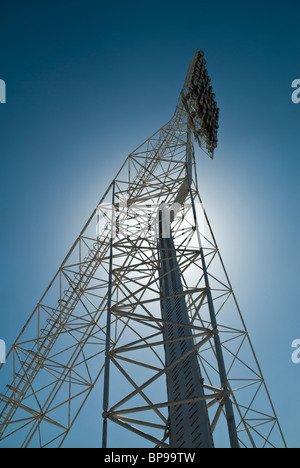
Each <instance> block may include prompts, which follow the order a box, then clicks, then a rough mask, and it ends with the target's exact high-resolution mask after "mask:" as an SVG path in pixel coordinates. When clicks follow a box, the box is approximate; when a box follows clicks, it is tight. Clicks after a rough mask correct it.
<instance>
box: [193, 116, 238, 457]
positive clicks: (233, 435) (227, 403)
mask: <svg viewBox="0 0 300 468" xmlns="http://www.w3.org/2000/svg"><path fill="white" fill-rule="evenodd" d="M191 128H192V125H191V121H190V118H188V124H187V161H186V164H187V177H188V183H189V189H190V197H191V201H192V209H193V216H194V221H195V226H196V229H197V233H198V238H199V248H200V255H201V262H202V269H203V276H204V281H205V286H206V289H207V294H206V295H207V302H208V309H209V315H210V321H211V325H212V327H213V329H214V330H215V331H216V332H217V330H218V324H217V319H216V313H215V308H214V303H213V299H212V294H211V289H210V284H209V278H208V273H207V267H206V262H205V256H204V251H203V247H202V243H201V238H200V234H199V229H198V222H197V213H196V207H195V200H194V196H193V191H192V160H193V141H192V137H193V133H192V129H191ZM214 344H215V352H216V358H217V363H218V369H219V374H220V382H221V387H222V388H223V390H224V392H225V394H226V396H225V398H224V408H225V414H226V420H227V427H228V433H229V439H230V445H231V448H240V446H239V441H238V435H237V429H236V423H235V417H234V412H233V406H232V402H231V399H230V394H231V391H230V386H229V382H228V379H227V373H226V368H225V362H224V356H223V351H222V345H221V341H220V337H219V334H218V333H214Z"/></svg>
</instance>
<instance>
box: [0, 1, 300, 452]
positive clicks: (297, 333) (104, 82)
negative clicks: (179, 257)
mask: <svg viewBox="0 0 300 468" xmlns="http://www.w3.org/2000/svg"><path fill="white" fill-rule="evenodd" d="M299 14H300V3H299V2H297V1H295V0H293V1H290V0H286V1H277V0H273V1H266V0H264V1H257V0H252V1H251V2H250V1H243V2H241V1H224V0H219V1H217V0H212V1H209V2H208V1H202V0H197V1H194V0H184V1H183V0H172V1H170V0H160V1H157V0H151V1H145V0H144V1H132V0H131V1H130V0H129V1H120V0H116V1H114V2H104V1H101V0H100V1H93V0H85V1H83V0H72V1H66V0H63V1H51V2H50V1H43V2H40V1H26V2H24V1H13V0H10V1H6V0H1V5H0V17H1V29H0V43H1V53H0V78H1V79H4V80H5V81H6V85H7V104H1V105H0V167H1V170H0V195H1V196H0V204H1V230H0V236H1V237H0V245H1V281H0V291H1V312H0V313H1V315H0V339H4V340H5V341H6V342H7V345H8V346H10V345H11V344H12V342H13V340H14V339H15V337H16V336H17V334H18V333H19V331H20V330H21V328H22V326H23V325H24V323H25V321H26V320H27V318H28V316H29V314H30V313H31V311H32V310H33V308H34V307H35V305H36V303H37V302H38V301H39V299H40V297H41V295H42V293H43V291H44V289H45V288H46V287H47V286H48V284H49V282H50V279H51V278H52V276H53V275H54V273H55V272H56V270H57V269H58V267H59V265H60V263H61V261H62V260H63V258H64V257H65V254H66V253H67V251H68V250H69V248H70V247H71V245H72V243H73V242H74V240H75V238H76V237H77V235H78V234H79V232H80V230H81V227H82V225H83V223H84V222H85V221H86V219H87V217H88V216H89V214H90V213H91V211H92V210H93V209H94V207H95V206H96V205H97V203H98V201H99V200H100V198H101V195H102V194H103V192H104V190H105V189H106V187H107V185H108V184H109V183H110V182H111V180H112V179H113V177H114V175H115V174H116V172H117V170H118V168H119V166H120V165H121V163H122V162H123V161H124V158H125V157H126V156H127V154H128V153H130V152H131V151H132V150H133V149H134V148H135V147H137V146H138V145H139V144H140V143H142V142H143V141H144V140H145V139H146V138H148V137H149V136H150V135H151V134H152V133H154V132H155V131H156V130H157V129H158V128H159V127H160V126H162V125H163V124H164V123H166V122H167V121H168V120H169V118H170V117H171V116H172V114H173V111H174V108H175V105H176V102H177V98H178V95H179V92H180V89H181V87H182V85H183V81H184V78H185V74H186V71H187V67H188V65H189V62H190V60H191V58H192V56H193V53H194V51H195V49H196V48H200V49H203V50H204V51H205V55H206V59H207V65H208V69H209V74H210V76H211V77H212V84H213V88H214V91H215V93H216V96H217V101H218V104H219V107H220V108H221V115H220V134H219V147H218V149H217V152H216V158H215V161H211V160H209V158H206V157H204V156H201V158H200V157H199V159H198V172H199V180H200V189H201V195H202V198H203V201H204V204H205V206H206V209H207V212H208V215H209V218H210V221H211V224H212V226H213V228H214V231H215V235H216V238H217V242H218V244H219V247H220V250H221V252H222V256H223V259H224V262H225V265H226V267H227V270H228V273H229V276H230V278H231V282H232V284H233V288H234V290H235V292H236V295H237V298H238V301H239V304H240V307H241V310H242V312H243V315H244V317H245V321H246V324H247V326H248V329H249V333H250V335H251V338H252V341H253V344H254V347H255V350H256V353H257V356H258V359H259V362H260V364H261V367H262V370H263V373H264V376H265V379H266V381H267V384H268V387H269V390H270V393H271V396H272V399H273V402H274V405H275V408H276V411H277V413H278V417H279V420H280V423H281V425H282V429H283V431H284V434H285V436H286V439H287V443H288V445H289V446H290V447H300V435H299V419H300V408H299V390H300V385H299V384H300V378H299V377H300V364H299V365H295V364H293V363H292V360H291V354H292V348H291V343H292V341H293V340H294V339H300V326H299V322H300V320H299V310H300V308H299V305H300V304H299V302H300V301H299V260H300V251H299V231H300V229H299V194H300V190H299V176H300V170H299V161H300V151H299V150H300V139H299V123H300V104H298V105H296V104H293V103H292V101H291V94H292V88H291V83H292V81H293V80H294V79H296V78H298V79H299V78H300V45H299ZM101 401H102V396H101V394H100V393H97V392H95V393H94V394H93V395H92V397H91V400H90V402H89V403H88V405H87V407H86V409H85V410H84V412H83V413H82V415H81V417H80V418H79V419H78V422H77V423H76V425H75V427H74V429H73V431H72V432H71V434H70V436H69V438H68V439H67V443H66V446H68V447H75V446H80V447H96V446H99V445H100V432H101V426H100V419H101ZM110 443H111V444H114V445H115V446H118V443H119V442H118V441H116V440H114V435H113V433H112V435H111V438H110ZM123 443H124V441H123Z"/></svg>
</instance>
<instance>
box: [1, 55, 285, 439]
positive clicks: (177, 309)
mask: <svg viewBox="0 0 300 468" xmlns="http://www.w3.org/2000/svg"><path fill="white" fill-rule="evenodd" d="M205 63H206V62H205V60H204V58H203V53H202V52H198V51H196V53H195V55H194V57H193V60H192V62H191V65H190V68H189V71H188V74H187V77H186V80H185V83H184V86H183V89H182V91H181V93H180V97H179V100H178V103H177V106H176V109H175V113H174V115H173V117H172V118H171V120H170V121H169V122H168V123H167V124H166V125H164V126H163V127H162V128H160V130H159V131H158V132H156V133H155V134H154V135H153V136H152V137H150V138H149V139H147V140H146V141H145V142H144V143H143V144H142V145H141V146H139V147H138V148H137V149H136V150H135V151H133V152H132V153H131V154H130V155H129V156H128V157H127V159H126V161H125V163H124V164H123V166H122V168H121V169H120V171H119V172H118V174H117V176H116V177H115V179H114V180H113V182H112V183H111V185H110V186H109V188H108V189H107V191H106V193H105V194H104V196H103V198H102V199H101V201H100V204H99V205H98V206H97V208H96V209H95V211H94V212H93V213H92V215H91V217H90V218H89V220H88V222H87V223H86V225H85V226H84V228H83V230H82V232H81V233H80V235H79V237H78V239H77V240H76V242H75V244H74V245H73V247H72V248H71V250H70V252H69V253H68V255H67V256H66V258H65V260H64V261H63V263H62V265H61V267H60V268H59V270H58V272H57V274H56V275H55V277H54V278H53V280H52V281H51V283H50V285H49V287H48V289H47V290H46V292H45V294H44V295H43V296H42V298H41V300H40V301H39V303H38V305H37V307H36V309H35V310H34V311H33V313H32V315H31V316H30V317H29V319H28V321H27V323H26V324H25V326H24V327H23V329H22V331H21V333H20V334H19V336H18V337H17V339H16V341H15V343H14V345H13V346H12V349H11V350H10V352H9V355H8V359H7V363H6V364H4V365H2V366H1V374H0V375H1V385H0V446H5V444H6V443H7V442H8V441H9V443H10V444H15V445H16V446H22V447H61V446H62V444H63V442H64V441H65V439H66V437H67V435H68V434H69V432H70V430H71V428H72V426H73V424H74V422H75V421H76V419H77V417H78V415H79V413H80V411H81V410H82V408H83V406H84V404H85V402H86V400H87V398H88V397H89V395H90V393H91V392H92V390H93V388H94V387H95V385H96V383H97V382H98V381H100V382H102V385H103V447H106V446H107V445H108V444H109V437H108V435H109V432H108V429H109V427H110V425H111V424H113V423H116V424H118V425H119V426H121V427H122V428H124V430H128V431H131V432H132V433H135V434H136V435H139V436H141V437H143V438H144V440H145V446H148V445H149V444H150V445H152V446H153V445H154V446H155V447H175V448H179V447H188V448H193V447H211V448H212V447H217V446H219V445H221V446H225V445H226V443H227V446H229V447H234V448H235V447H241V448H243V447H249V448H251V447H253V448H264V447H285V446H286V444H285V441H284V438H283V435H282V432H281V429H280V426H279V423H278V420H277V417H276V414H275V410H274V407H273V405H272V402H271V399H270V396H269V393H268V390H267V387H266V384H265V381H264V378H263V376H262V372H261V370H260V367H259V364H258V361H257V359H256V357H255V354H254V350H253V347H252V344H251V342H250V339H249V336H248V333H247V330H246V326H245V323H244V320H243V318H242V315H241V313H240V310H239V307H238V304H237V301H236V297H235V295H234V292H233V290H232V287H231V284H230V281H229V278H228V275H227V273H226V270H225V267H224V264H223V261H222V258H221V255H220V252H219V249H218V246H217V243H216V240H215V238H214V235H213V232H212V229H211V226H210V224H209V222H208V218H207V215H206V212H205V210H204V208H203V205H202V202H201V198H200V195H199V190H198V182H197V172H196V163H195V153H194V139H196V140H197V142H198V144H199V146H200V149H201V150H202V151H203V152H204V153H206V154H208V155H209V156H210V157H213V154H214V149H215V147H216V145H217V139H216V136H217V127H218V113H219V111H218V108H217V107H216V103H215V100H214V98H215V96H214V94H213V93H212V88H211V86H210V78H209V77H208V74H207V70H206V67H205ZM147 444H148V445H147Z"/></svg>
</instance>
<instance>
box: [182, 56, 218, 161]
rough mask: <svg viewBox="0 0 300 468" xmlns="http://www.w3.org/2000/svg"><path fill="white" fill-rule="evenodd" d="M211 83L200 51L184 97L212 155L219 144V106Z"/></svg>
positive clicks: (196, 128) (197, 130) (195, 124)
mask: <svg viewBox="0 0 300 468" xmlns="http://www.w3.org/2000/svg"><path fill="white" fill-rule="evenodd" d="M210 83H211V79H210V77H209V76H208V72H207V69H206V60H205V58H204V53H203V52H202V51H199V52H197V53H196V56H195V60H194V65H193V67H192V70H191V73H190V74H189V79H188V82H187V84H186V86H185V93H184V99H185V101H186V104H187V106H188V108H189V111H190V115H191V117H192V119H193V123H194V127H195V133H196V135H199V136H200V137H201V138H202V139H203V140H204V141H205V143H206V147H207V150H208V152H209V154H210V156H213V153H214V150H215V148H216V147H217V145H218V128H219V108H218V107H217V103H216V100H215V97H216V96H215V94H214V93H213V89H212V86H211V84H210Z"/></svg>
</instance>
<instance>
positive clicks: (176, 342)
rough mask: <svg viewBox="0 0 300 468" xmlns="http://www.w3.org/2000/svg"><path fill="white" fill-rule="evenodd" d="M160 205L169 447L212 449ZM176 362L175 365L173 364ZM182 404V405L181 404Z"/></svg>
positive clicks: (198, 372) (167, 226) (171, 243)
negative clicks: (171, 404)
mask: <svg viewBox="0 0 300 468" xmlns="http://www.w3.org/2000/svg"><path fill="white" fill-rule="evenodd" d="M167 211H168V210H167V208H165V209H164V204H162V206H161V209H160V212H159V241H158V251H159V260H160V269H159V277H160V290H161V314H162V319H163V320H164V321H166V322H167V323H166V324H164V327H163V336H164V342H165V344H164V348H165V360H166V367H167V368H169V367H170V369H169V370H168V371H167V373H166V380H167V393H168V401H169V402H170V403H173V402H177V401H178V405H176V406H171V407H170V408H169V437H170V444H171V447H176V448H179V447H182V448H214V442H213V438H212V433H211V428H210V422H209V416H208V411H207V406H206V401H205V395H204V388H203V379H202V375H201V370H200V366H199V361H198V358H197V355H196V349H195V342H194V339H193V333H192V330H191V328H190V319H189V314H188V310H187V305H186V299H185V296H184V290H183V286H182V281H181V275H180V271H179V265H178V261H177V253H176V249H175V246H174V241H173V237H172V233H171V229H170V217H169V216H168V215H167V214H166V212H167ZM175 363H176V364H175ZM181 402H184V403H181Z"/></svg>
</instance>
